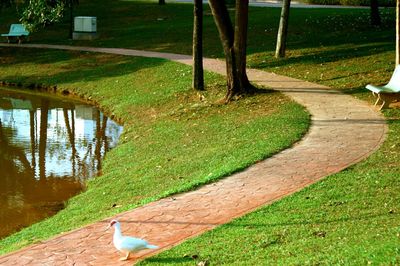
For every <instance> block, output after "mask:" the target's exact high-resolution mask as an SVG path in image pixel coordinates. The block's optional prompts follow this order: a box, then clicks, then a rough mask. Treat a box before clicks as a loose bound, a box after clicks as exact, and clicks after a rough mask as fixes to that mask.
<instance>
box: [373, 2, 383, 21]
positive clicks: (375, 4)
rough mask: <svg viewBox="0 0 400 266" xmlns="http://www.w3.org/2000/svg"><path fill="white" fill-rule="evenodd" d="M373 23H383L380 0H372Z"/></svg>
mask: <svg viewBox="0 0 400 266" xmlns="http://www.w3.org/2000/svg"><path fill="white" fill-rule="evenodd" d="M371 25H372V26H379V25H381V16H380V15H379V5H378V0H371Z"/></svg>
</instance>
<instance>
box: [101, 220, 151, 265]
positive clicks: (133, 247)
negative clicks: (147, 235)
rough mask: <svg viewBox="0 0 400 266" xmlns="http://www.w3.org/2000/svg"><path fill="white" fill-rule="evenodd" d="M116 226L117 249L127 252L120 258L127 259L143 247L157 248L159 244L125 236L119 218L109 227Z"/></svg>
mask: <svg viewBox="0 0 400 266" xmlns="http://www.w3.org/2000/svg"><path fill="white" fill-rule="evenodd" d="M113 225H114V227H115V231H114V237H113V243H114V246H115V248H116V249H118V250H119V251H121V252H124V253H126V257H124V258H120V260H127V259H128V258H129V255H130V253H131V252H136V251H139V250H143V249H148V248H149V249H156V248H158V247H157V246H154V245H150V244H149V243H148V242H147V241H146V240H144V239H140V238H134V237H130V236H123V235H122V233H121V225H120V223H119V222H118V221H117V220H112V221H111V222H110V224H109V226H108V227H107V228H110V227H111V226H113Z"/></svg>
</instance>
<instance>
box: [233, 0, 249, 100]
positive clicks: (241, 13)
mask: <svg viewBox="0 0 400 266" xmlns="http://www.w3.org/2000/svg"><path fill="white" fill-rule="evenodd" d="M248 16H249V1H248V0H237V1H236V16H235V33H234V42H233V48H234V51H235V58H236V71H237V75H238V78H239V90H240V91H239V93H246V92H248V90H249V89H250V82H249V79H248V78H247V74H246V49H247V26H248Z"/></svg>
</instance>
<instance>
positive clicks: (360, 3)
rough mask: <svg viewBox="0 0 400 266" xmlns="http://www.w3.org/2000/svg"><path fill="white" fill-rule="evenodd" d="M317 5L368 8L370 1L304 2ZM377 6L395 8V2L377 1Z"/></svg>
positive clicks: (389, 0) (324, 0)
mask: <svg viewBox="0 0 400 266" xmlns="http://www.w3.org/2000/svg"><path fill="white" fill-rule="evenodd" d="M305 2H306V3H309V4H317V5H345V6H369V5H370V0H305ZM378 2H379V6H395V4H396V0H379V1H378Z"/></svg>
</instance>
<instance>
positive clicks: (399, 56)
mask: <svg viewBox="0 0 400 266" xmlns="http://www.w3.org/2000/svg"><path fill="white" fill-rule="evenodd" d="M399 64H400V0H397V2H396V66H397V65H399Z"/></svg>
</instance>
